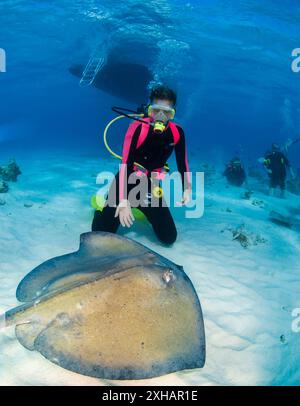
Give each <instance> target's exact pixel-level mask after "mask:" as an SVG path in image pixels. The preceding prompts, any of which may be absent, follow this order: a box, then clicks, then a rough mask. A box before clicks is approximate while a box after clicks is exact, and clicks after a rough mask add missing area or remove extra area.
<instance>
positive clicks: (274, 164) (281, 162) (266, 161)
mask: <svg viewBox="0 0 300 406" xmlns="http://www.w3.org/2000/svg"><path fill="white" fill-rule="evenodd" d="M259 162H261V163H262V164H263V165H264V167H265V169H266V171H267V172H268V175H269V178H270V184H269V194H270V196H273V195H274V191H275V189H276V188H277V187H279V188H280V191H281V192H280V197H282V198H283V197H284V196H285V189H286V177H287V168H288V169H289V171H290V173H291V176H292V177H294V172H293V169H292V167H291V165H290V162H289V160H288V158H287V157H286V155H285V154H284V153H283V152H282V151H281V149H280V146H279V145H278V144H276V143H273V144H272V147H271V151H268V152H267V153H266V154H265V156H264V158H260V159H259Z"/></svg>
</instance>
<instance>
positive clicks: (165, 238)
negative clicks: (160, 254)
mask: <svg viewBox="0 0 300 406" xmlns="http://www.w3.org/2000/svg"><path fill="white" fill-rule="evenodd" d="M158 238H159V240H160V241H161V242H162V243H164V244H166V245H172V244H174V242H175V241H176V239H177V230H174V231H172V232H171V233H168V234H164V235H159V236H158Z"/></svg>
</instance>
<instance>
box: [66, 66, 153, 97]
mask: <svg viewBox="0 0 300 406" xmlns="http://www.w3.org/2000/svg"><path fill="white" fill-rule="evenodd" d="M83 70H84V66H83V65H73V66H71V67H70V69H69V71H70V72H71V73H72V74H73V75H75V76H77V77H81V76H82V73H83ZM152 79H153V75H152V74H151V72H150V71H149V69H148V68H147V67H146V66H143V65H139V64H135V63H126V62H114V61H108V62H107V64H106V65H104V66H103V68H102V69H101V70H100V71H99V72H98V74H97V75H96V77H95V79H94V81H93V86H95V87H96V88H98V89H100V90H102V91H104V92H106V93H109V94H111V95H113V96H116V97H119V98H121V99H124V100H126V101H129V102H131V103H135V104H137V105H140V104H141V103H143V102H145V101H146V100H147V99H148V93H149V90H148V85H149V83H150V82H151V80H152Z"/></svg>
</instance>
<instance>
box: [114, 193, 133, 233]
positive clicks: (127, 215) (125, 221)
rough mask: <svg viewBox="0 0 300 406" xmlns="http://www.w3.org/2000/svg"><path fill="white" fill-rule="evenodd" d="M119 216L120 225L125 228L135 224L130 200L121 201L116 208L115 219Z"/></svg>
mask: <svg viewBox="0 0 300 406" xmlns="http://www.w3.org/2000/svg"><path fill="white" fill-rule="evenodd" d="M118 216H119V220H120V223H121V225H122V226H123V227H131V226H132V224H133V222H134V216H133V214H132V210H131V206H130V203H129V201H128V200H126V199H123V200H121V201H120V203H119V205H118V207H117V208H116V213H115V217H118Z"/></svg>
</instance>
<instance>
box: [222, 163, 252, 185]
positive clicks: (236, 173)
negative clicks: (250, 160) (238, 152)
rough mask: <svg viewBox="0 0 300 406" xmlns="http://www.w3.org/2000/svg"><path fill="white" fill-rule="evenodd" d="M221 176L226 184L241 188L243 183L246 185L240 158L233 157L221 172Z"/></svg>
mask: <svg viewBox="0 0 300 406" xmlns="http://www.w3.org/2000/svg"><path fill="white" fill-rule="evenodd" d="M223 176H225V177H226V179H227V181H228V183H229V184H230V185H233V186H242V185H243V183H247V177H246V172H245V169H244V168H243V166H242V162H241V160H240V158H238V157H234V158H233V159H231V160H230V161H229V163H228V164H227V165H226V169H225V171H224V172H223Z"/></svg>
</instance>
